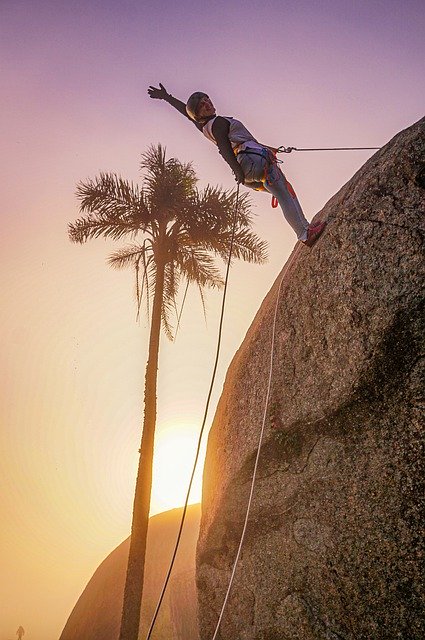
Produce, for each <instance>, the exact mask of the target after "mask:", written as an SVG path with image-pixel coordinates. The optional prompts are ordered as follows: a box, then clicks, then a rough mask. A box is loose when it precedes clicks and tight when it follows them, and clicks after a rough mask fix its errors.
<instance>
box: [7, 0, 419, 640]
mask: <svg viewBox="0 0 425 640" xmlns="http://www.w3.org/2000/svg"><path fill="white" fill-rule="evenodd" d="M424 34H425V6H424V3H423V1H422V2H419V1H411V2H410V1H408V0H407V1H405V2H393V1H391V0H386V1H382V2H378V1H373V0H372V1H367V2H366V1H365V2H361V1H360V2H355V3H354V2H345V1H339V2H336V1H335V2H326V1H322V2H320V3H319V2H302V1H301V2H300V1H298V2H295V1H292V0H291V1H290V2H285V1H282V0H281V1H274V2H267V1H265V2H261V3H258V2H250V1H245V2H216V3H209V4H208V5H205V4H203V3H195V2H188V1H185V0H183V1H182V2H180V3H175V2H157V3H144V2H141V1H140V0H139V1H137V2H128V1H120V2H118V0H117V1H114V2H112V1H110V2H108V1H104V0H102V1H100V0H99V1H90V0H86V1H84V2H74V1H72V0H56V1H51V2H41V1H38V0H2V1H1V2H0V56H1V61H2V62H1V70H0V73H1V85H2V98H1V111H2V118H1V121H0V128H1V130H0V135H1V140H2V148H3V153H2V156H1V160H0V162H1V175H2V198H1V202H2V234H1V238H0V244H1V247H0V250H1V255H2V293H3V296H2V303H3V304H2V306H1V307H0V320H1V323H2V345H1V349H2V355H3V365H2V369H1V374H2V384H1V385H0V388H1V390H2V392H3V394H4V398H3V400H2V403H1V409H0V420H1V431H0V451H1V452H2V456H4V460H3V461H2V464H1V465H0V484H1V486H2V487H3V488H5V487H6V491H4V496H3V497H2V499H0V522H2V523H3V525H2V530H1V532H0V548H1V549H2V550H5V551H4V552H3V551H1V552H0V567H1V568H2V570H1V581H0V601H1V603H2V607H3V609H4V612H5V613H3V612H2V613H1V615H0V637H7V638H9V637H13V636H14V634H15V631H16V629H17V628H18V626H19V625H20V624H22V625H23V626H24V628H25V629H26V630H27V635H28V638H31V640H57V637H58V635H59V633H60V631H61V629H62V627H63V625H64V623H65V621H66V617H67V616H68V614H69V612H70V610H71V609H72V607H73V605H74V603H75V601H76V599H77V597H78V595H79V593H80V592H81V590H82V588H83V587H84V585H85V583H86V582H87V580H88V579H89V577H90V575H91V573H92V571H93V570H94V569H95V568H96V566H97V565H98V564H99V563H100V561H101V560H102V559H103V558H104V557H105V556H106V554H107V553H108V552H109V551H110V550H111V549H112V548H113V547H114V546H115V545H117V544H118V543H119V542H120V541H121V540H122V539H123V538H124V537H126V536H127V534H128V531H129V522H130V515H131V513H130V512H131V504H132V493H133V487H134V474H135V468H136V463H137V449H138V446H139V439H140V433H139V431H140V417H141V413H142V407H141V394H140V392H141V385H142V381H143V370H144V358H145V345H146V339H147V330H148V327H147V323H146V321H145V320H143V321H142V322H141V324H140V326H138V325H136V323H135V321H134V316H135V314H134V301H133V298H132V294H133V282H132V277H131V274H130V273H126V272H123V273H121V272H118V273H117V272H113V271H112V270H111V269H110V268H109V267H106V266H105V259H106V257H107V255H108V252H110V251H111V250H112V248H113V247H112V246H111V245H110V244H106V243H104V242H103V241H99V242H97V243H96V242H93V243H90V244H89V245H87V246H83V247H80V246H75V245H71V244H70V243H69V241H68V239H67V233H66V227H67V223H68V222H69V221H73V220H75V218H76V217H77V215H78V210H77V202H76V199H75V196H74V192H75V185H76V183H77V182H78V181H79V180H84V179H86V178H89V177H94V176H95V175H96V174H98V172H99V171H100V170H103V171H116V172H118V173H121V174H122V175H124V176H127V177H129V178H132V179H137V178H138V163H139V159H140V154H141V152H143V151H144V150H145V149H146V147H147V146H148V145H149V144H151V143H157V142H162V143H163V144H165V145H166V146H167V149H168V154H169V155H175V156H177V157H178V158H179V159H181V160H182V161H188V160H192V161H193V162H194V166H195V169H196V171H197V173H198V175H199V178H200V185H201V186H203V185H205V184H206V183H207V182H211V183H212V184H216V183H218V184H222V185H224V186H225V187H229V188H230V187H232V186H233V185H234V181H233V179H232V175H231V173H230V170H229V169H228V167H227V166H226V165H225V163H224V162H223V161H222V159H221V158H220V157H219V156H218V154H217V150H216V149H215V148H214V146H213V145H211V144H210V143H208V142H207V141H206V140H205V139H204V138H203V136H201V135H200V134H199V133H198V132H197V130H196V129H195V127H193V126H191V125H190V123H188V122H186V121H185V120H184V119H183V118H182V117H181V116H179V114H178V113H177V112H175V111H173V110H172V109H171V108H170V107H169V106H168V105H167V104H165V103H161V102H159V101H153V100H150V99H149V98H148V96H147V92H146V91H147V87H148V86H149V85H150V84H157V83H158V82H162V83H163V84H164V85H165V86H166V88H167V89H168V90H169V91H170V92H171V93H173V94H174V95H176V96H177V97H179V98H181V99H183V100H184V99H186V98H187V97H188V95H189V94H190V93H192V91H195V90H204V91H206V92H208V93H209V95H210V96H211V97H212V99H213V101H214V103H215V105H216V107H217V109H218V111H219V112H220V113H222V114H223V115H232V116H235V117H238V118H240V119H241V120H242V121H243V122H244V123H245V124H246V125H247V127H248V128H249V129H250V130H251V131H252V132H253V133H254V135H256V137H257V138H258V139H260V140H261V141H263V142H265V143H269V144H271V145H276V146H277V145H280V144H283V145H286V146H297V147H315V146H319V147H322V146H379V145H381V144H385V143H386V142H387V141H388V140H389V139H390V138H391V137H392V136H393V135H395V134H396V133H397V132H398V131H399V130H400V129H403V128H405V127H407V126H409V125H410V124H412V123H413V122H414V121H416V120H418V119H419V118H420V117H422V116H423V115H424V113H423V112H424V105H425V88H424V81H423V78H424V62H423V61H424V59H425V45H424V42H425V39H424ZM368 157H370V153H367V152H353V153H340V154H334V153H322V154H302V153H298V154H295V153H293V154H291V155H290V156H287V157H285V158H284V160H285V164H284V170H285V172H286V173H287V176H288V178H289V179H290V181H291V182H292V183H293V184H294V186H295V188H296V190H297V193H298V195H299V197H300V200H301V203H302V205H303V207H304V210H305V213H306V216H307V217H308V218H309V219H310V218H311V217H312V216H313V215H314V214H315V213H316V212H317V211H318V210H320V208H321V207H322V206H323V205H324V204H325V202H326V201H327V200H328V199H329V198H330V197H331V196H332V195H333V194H334V193H335V192H336V191H337V190H338V189H339V188H340V187H341V186H342V185H343V184H344V183H345V182H346V181H347V180H349V179H350V177H351V176H352V175H353V173H354V172H355V171H356V170H357V169H358V168H359V167H360V166H361V165H362V164H363V163H364V162H365V161H366V160H367V158H368ZM253 203H254V206H255V209H254V210H255V213H256V214H257V215H258V218H257V222H256V230H257V232H258V233H259V234H260V235H261V236H262V237H264V238H266V239H267V240H268V241H269V243H270V261H269V263H268V264H267V265H266V266H264V267H257V266H246V265H236V266H235V267H234V270H233V273H232V281H231V285H230V291H229V294H230V295H229V303H228V306H227V324H226V325H225V336H224V340H223V351H222V361H221V365H220V371H219V380H218V382H217V385H216V392H215V396H214V400H215V401H216V400H217V398H218V395H219V393H220V389H221V386H222V382H223V379H224V375H225V371H226V367H227V365H228V363H229V361H230V359H231V357H232V356H233V354H234V352H235V350H236V349H237V347H238V346H239V344H240V342H241V340H242V339H243V336H244V334H245V331H246V330H247V328H248V326H249V324H250V322H251V320H252V318H253V316H254V314H255V312H256V310H257V309H258V306H259V305H260V303H261V301H262V299H263V298H264V296H265V294H266V293H267V291H268V289H269V288H270V286H271V284H272V282H273V281H274V278H275V276H276V275H277V273H278V272H279V270H280V269H281V267H282V266H283V263H284V261H285V260H286V258H287V256H288V255H289V252H290V251H291V249H292V247H293V245H294V243H295V237H294V235H293V233H292V231H291V230H290V228H289V227H288V226H287V224H286V223H285V221H284V220H283V218H282V216H281V214H280V212H279V210H272V209H271V208H270V198H269V197H268V196H266V195H264V194H254V195H253ZM247 281H248V282H249V295H248V292H247V290H246V282H247ZM218 305H219V296H216V295H211V296H208V310H209V321H208V326H207V327H205V324H204V323H203V319H202V311H201V308H200V304H199V302H198V300H197V299H196V296H195V295H193V296H192V297H191V298H190V300H189V305H188V310H187V312H186V318H184V319H183V326H182V330H181V333H180V335H179V339H178V341H177V342H176V344H175V345H170V344H167V343H166V342H165V340H164V341H163V343H162V347H161V364H160V382H159V384H160V388H159V397H160V405H161V406H160V412H159V419H158V431H159V434H161V433H166V432H167V429H170V428H174V429H175V433H177V434H178V433H180V431H179V429H180V428H181V429H183V428H184V425H188V426H189V427H190V428H191V429H192V430H193V432H194V433H195V432H196V429H197V428H198V426H199V422H200V418H201V416H202V409H203V404H204V401H205V395H206V391H207V385H208V380H209V376H210V372H211V367H210V365H209V363H210V362H211V364H212V360H213V350H214V345H215V339H216V324H217V314H218ZM212 413H213V411H212ZM211 417H212V416H211ZM182 433H183V432H182ZM182 437H183V436H182ZM52 488H53V489H54V491H53V489H52ZM161 504H162V503H161V501H160V499H159V498H158V500H157V502H155V504H154V508H155V509H156V510H161V508H164V507H163V506H162V507H161ZM76 557H77V558H78V562H76V561H75V558H76ZM47 611H49V612H51V613H49V615H46V612H47Z"/></svg>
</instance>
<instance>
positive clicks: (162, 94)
mask: <svg viewBox="0 0 425 640" xmlns="http://www.w3.org/2000/svg"><path fill="white" fill-rule="evenodd" d="M148 94H149V96H150V97H151V98H155V99H156V100H165V98H166V97H167V95H168V93H167V91H166V89H165V87H164V85H162V84H161V83H159V88H158V87H149V89H148Z"/></svg>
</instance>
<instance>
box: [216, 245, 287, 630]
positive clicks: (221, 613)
mask: <svg viewBox="0 0 425 640" xmlns="http://www.w3.org/2000/svg"><path fill="white" fill-rule="evenodd" d="M297 253H298V249H297V250H295V251H294V253H293V254H292V256H291V259H290V260H289V262H288V263H287V265H286V266H285V269H284V270H283V273H282V277H281V278H280V283H279V289H278V292H277V296H276V305H275V310H274V318H273V329H272V341H271V347H270V369H269V380H268V385H267V394H266V400H265V403H264V412H263V421H262V425H261V431H260V437H259V440H258V448H257V456H256V458H255V465H254V471H253V474H252V480H251V490H250V493H249V498H248V505H247V509H246V515H245V520H244V525H243V529H242V534H241V538H240V542H239V547H238V551H237V553H236V558H235V561H234V563H233V569H232V573H231V576H230V580H229V586H228V587H227V591H226V595H225V597H224V601H223V605H222V607H221V611H220V615H219V618H218V622H217V626H216V628H215V631H214V635H213V637H212V640H216V638H217V634H218V631H219V628H220V624H221V621H222V618H223V615H224V611H225V609H226V605H227V601H228V599H229V595H230V590H231V588H232V585H233V580H234V577H235V573H236V567H237V565H238V562H239V557H240V555H241V551H242V545H243V542H244V538H245V533H246V529H247V526H248V518H249V513H250V511H251V504H252V497H253V494H254V486H255V479H256V476H257V468H258V461H259V459H260V452H261V445H262V443H263V435H264V428H265V425H266V417H267V408H268V404H269V397H270V389H271V382H272V373H273V359H274V343H275V334H276V318H277V311H278V308H279V298H280V291H281V288H282V283H283V279H284V277H285V275H286V273H287V271H288V269H289V267H290V266H291V264H292V262H293V260H294V258H295V256H296V255H297Z"/></svg>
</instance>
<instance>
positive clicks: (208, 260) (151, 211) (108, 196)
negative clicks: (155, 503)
mask: <svg viewBox="0 0 425 640" xmlns="http://www.w3.org/2000/svg"><path fill="white" fill-rule="evenodd" d="M141 170H142V171H144V179H143V182H142V186H141V187H139V186H137V185H134V184H133V183H132V182H128V181H127V180H124V179H123V178H121V177H120V176H117V175H116V174H104V173H103V174H100V176H99V177H98V178H96V179H95V180H93V181H92V180H88V181H87V182H80V183H79V184H78V186H77V197H78V198H79V200H80V213H83V214H85V215H84V216H83V217H81V218H79V219H78V220H77V221H76V222H75V223H73V224H70V225H69V236H70V239H71V240H72V241H73V242H79V243H83V242H86V241H87V240H89V239H91V238H97V237H100V236H103V237H105V238H111V239H114V240H120V239H121V238H124V237H125V236H130V237H132V239H133V240H135V239H136V236H139V235H140V236H141V241H140V242H138V243H137V244H136V243H133V244H131V245H128V246H126V247H124V248H122V249H119V250H118V251H116V252H114V253H113V254H112V255H111V256H110V257H109V264H110V265H112V266H113V267H116V268H125V267H132V268H133V269H134V270H135V274H136V294H137V308H138V313H139V310H140V304H141V300H142V298H143V296H145V298H146V302H147V307H148V314H150V337H149V352H148V361H147V365H146V375H145V390H144V420H143V432H142V440H141V446H140V459H139V468H138V474H137V481H136V490H135V497H134V508H133V521H132V529H131V543H130V551H129V558H128V566H127V576H126V584H125V591H124V605H123V615H122V621H121V632H120V640H137V637H138V629H139V621H140V608H141V600H142V588H143V576H144V561H145V550H146V536H147V528H148V518H149V509H150V495H151V485H152V461H153V450H154V433H155V423H156V407H157V397H156V395H157V370H158V355H159V344H160V331H161V325H162V327H163V328H164V330H165V333H166V335H167V336H168V338H170V339H172V338H173V327H172V320H171V318H172V315H173V314H175V313H176V308H177V307H176V296H177V292H178V289H179V285H180V284H181V283H183V282H186V283H187V285H189V283H193V284H195V285H196V286H197V287H198V288H199V292H200V295H201V299H202V303H203V304H204V301H203V291H204V289H205V288H206V287H210V288H211V287H212V288H214V287H216V288H218V287H221V286H222V285H223V280H222V278H221V275H220V271H219V269H218V268H217V266H216V265H215V261H214V255H218V256H221V257H222V258H223V259H226V258H227V255H228V252H229V246H230V241H231V236H232V216H233V213H234V209H235V206H236V204H237V202H236V194H235V192H234V191H225V190H222V189H220V188H214V187H211V186H207V187H206V188H205V189H204V190H203V191H202V192H200V191H199V190H198V189H197V188H196V182H197V178H196V175H195V172H194V170H193V168H192V165H191V164H190V163H188V164H183V163H181V162H180V161H179V160H177V159H175V158H171V159H169V160H166V156H165V149H164V148H163V147H162V146H161V145H158V146H157V147H154V146H151V147H150V148H149V149H148V151H147V152H146V153H145V154H143V155H142V162H141ZM236 216H237V217H236V222H235V225H236V227H235V235H234V244H233V255H234V257H235V258H241V259H243V260H246V261H248V262H256V263H262V262H264V261H265V259H266V255H267V253H266V246H267V245H266V243H265V242H264V241H260V240H259V238H258V237H257V236H256V235H255V234H254V233H253V232H252V231H251V230H250V227H251V224H252V215H251V213H250V202H249V199H248V197H247V196H246V195H242V196H241V197H240V198H239V201H238V211H237V214H236ZM204 313H205V306H204Z"/></svg>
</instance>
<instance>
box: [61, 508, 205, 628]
mask: <svg viewBox="0 0 425 640" xmlns="http://www.w3.org/2000/svg"><path fill="white" fill-rule="evenodd" d="M181 514H182V509H172V510H171V511H166V512H165V513H160V514H158V515H156V516H153V517H152V518H151V519H150V521H149V532H148V540H147V550H146V571H145V584H144V593H143V603H142V624H141V626H140V637H141V638H142V637H146V634H147V630H148V627H149V624H150V622H151V620H152V616H153V613H154V611H155V607H156V603H157V600H158V597H159V594H160V592H161V589H162V585H163V582H164V579H165V575H166V572H167V570H168V566H169V562H170V560H171V555H172V552H173V550H174V545H175V541H176V536H177V532H178V527H179V525H180V518H181ZM199 520H200V505H199V504H195V505H191V506H189V507H188V511H187V514H186V521H185V528H184V530H183V535H182V539H181V545H180V548H179V552H178V555H177V558H176V563H175V567H174V569H173V573H172V574H171V579H170V582H169V587H168V589H167V591H166V594H165V597H164V601H163V606H162V609H161V612H160V614H159V616H158V620H157V623H156V625H155V629H154V632H153V634H152V639H153V640H171V639H173V640H197V638H198V628H197V611H196V587H195V549H196V540H197V537H198V531H199ZM129 544H130V538H127V540H125V541H124V542H122V543H121V544H120V545H119V546H118V547H117V548H116V549H114V551H112V553H110V554H109V556H108V557H107V558H106V559H105V560H104V561H103V562H102V564H101V565H100V566H99V567H98V569H97V570H96V571H95V573H94V574H93V577H92V578H91V580H90V581H89V583H88V584H87V586H86V588H85V589H84V591H83V593H82V594H81V596H80V598H79V599H78V601H77V604H76V605H75V607H74V609H73V611H72V613H71V615H70V616H69V618H68V621H67V623H66V625H65V628H64V630H63V631H62V634H61V636H60V640H118V637H119V630H120V623H121V611H122V601H123V594H124V583H125V574H126V569H127V558H128V549H129Z"/></svg>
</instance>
